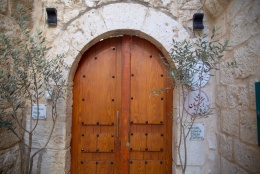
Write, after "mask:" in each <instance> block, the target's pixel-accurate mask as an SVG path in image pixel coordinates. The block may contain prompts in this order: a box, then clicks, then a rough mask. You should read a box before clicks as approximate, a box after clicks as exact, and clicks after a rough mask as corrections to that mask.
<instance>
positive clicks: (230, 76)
mask: <svg viewBox="0 0 260 174" xmlns="http://www.w3.org/2000/svg"><path fill="white" fill-rule="evenodd" d="M233 71H234V70H233V69H232V68H228V67H227V66H226V63H224V64H222V66H221V67H220V83H221V84H223V85H227V84H232V83H233V82H234V72H233Z"/></svg>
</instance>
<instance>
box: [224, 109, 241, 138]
mask: <svg viewBox="0 0 260 174" xmlns="http://www.w3.org/2000/svg"><path fill="white" fill-rule="evenodd" d="M221 128H222V130H223V131H224V132H226V133H228V134H229V135H234V136H239V113H238V110H237V109H223V110H222V111H221Z"/></svg>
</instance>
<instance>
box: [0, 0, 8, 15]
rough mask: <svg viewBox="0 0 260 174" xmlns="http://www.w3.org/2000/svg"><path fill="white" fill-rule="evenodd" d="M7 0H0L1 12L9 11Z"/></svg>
mask: <svg viewBox="0 0 260 174" xmlns="http://www.w3.org/2000/svg"><path fill="white" fill-rule="evenodd" d="M7 5H8V4H7V0H1V1H0V13H5V12H6V11H7Z"/></svg>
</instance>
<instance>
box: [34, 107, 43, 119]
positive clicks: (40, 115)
mask: <svg viewBox="0 0 260 174" xmlns="http://www.w3.org/2000/svg"><path fill="white" fill-rule="evenodd" d="M38 113H39V116H38V114H37V105H36V104H34V105H33V107H32V118H33V119H37V117H38V118H39V119H46V105H45V104H39V112H38Z"/></svg>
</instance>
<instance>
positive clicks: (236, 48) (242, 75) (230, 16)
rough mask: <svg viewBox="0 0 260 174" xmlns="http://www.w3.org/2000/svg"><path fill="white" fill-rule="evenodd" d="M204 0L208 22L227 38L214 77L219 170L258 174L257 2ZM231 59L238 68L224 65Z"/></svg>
mask: <svg viewBox="0 0 260 174" xmlns="http://www.w3.org/2000/svg"><path fill="white" fill-rule="evenodd" d="M207 2H208V3H210V4H211V5H207V6H206V9H207V12H208V14H210V15H211V17H212V23H213V22H215V23H216V24H218V25H219V26H220V27H222V30H221V31H222V34H221V35H222V38H228V39H229V40H230V44H229V45H230V48H229V49H230V51H228V52H227V54H226V56H225V60H224V61H223V62H222V63H221V68H220V71H218V72H217V76H216V81H217V87H216V103H217V111H218V112H217V113H218V118H219V121H218V123H219V134H218V140H219V153H220V172H221V173H259V171H260V165H259V161H260V148H259V147H258V146H257V123H256V106H255V92H254V91H255V89H254V83H255V82H257V81H259V80H260V66H259V63H260V59H259V57H260V30H259V25H260V11H259V9H260V1H258V0H233V1H231V3H230V4H227V5H225V4H222V3H221V2H222V1H221V2H219V1H210V0H207V1H206V3H207ZM212 4H213V5H212ZM234 60H235V61H236V62H237V64H238V67H237V68H227V62H231V61H234Z"/></svg>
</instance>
